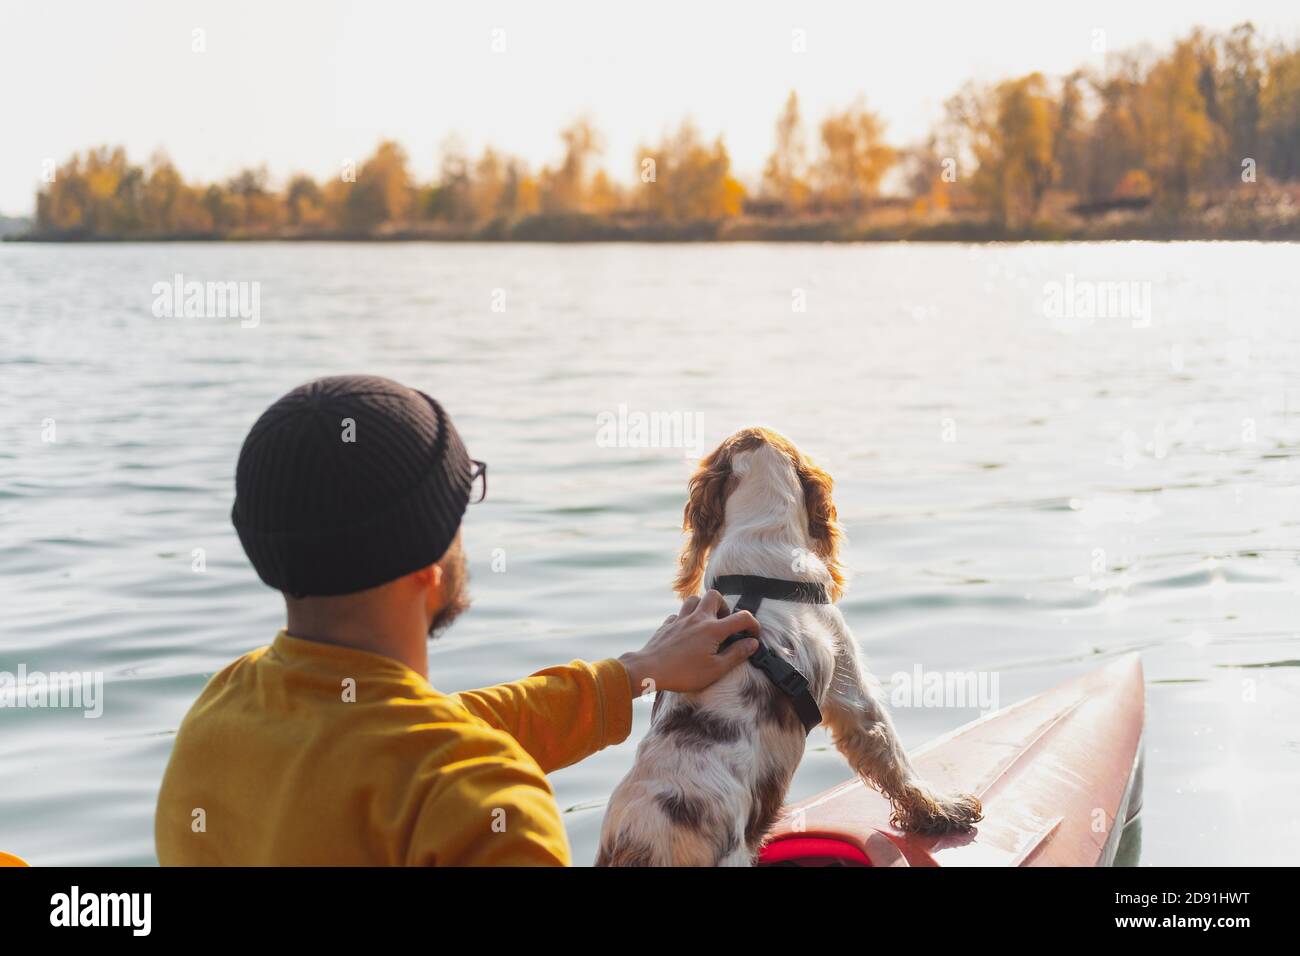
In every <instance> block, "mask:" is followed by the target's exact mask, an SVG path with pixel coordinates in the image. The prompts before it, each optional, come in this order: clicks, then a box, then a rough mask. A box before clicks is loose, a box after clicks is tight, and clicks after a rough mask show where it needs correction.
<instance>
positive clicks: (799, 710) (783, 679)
mask: <svg viewBox="0 0 1300 956" xmlns="http://www.w3.org/2000/svg"><path fill="white" fill-rule="evenodd" d="M712 588H713V590H715V591H718V592H720V593H722V594H739V595H740V600H738V601H737V602H736V606H735V607H733V608H732V609H731V610H732V612H733V613H734V612H736V611H748V612H749V613H750V614H754V615H757V614H758V606H759V605H760V604H762V603H763V598H771V599H772V600H773V601H798V602H799V603H800V604H830V603H831V599H830V597H829V595H827V593H826V588H825V587H824V586H823V585H820V584H817V583H815V582H813V581H782V580H780V579H778V578H760V577H758V576H757V575H753V574H723V575H720V576H718V577H716V578H714V579H713V585H712ZM749 636H751V635H750V634H749V633H748V632H747V631H739V632H737V633H735V634H732V635H731V636H729V637H728V638H727V639H726V640H725V641H723V642H722V643H721V644H720V645H718V653H719V654H721V653H722V652H723V651H725V650H726V649H727V648H728V647H730V646H731V645H732V644H734V643H736V641H739V640H741V639H742V638H746V637H749ZM749 663H750V664H752V665H753V666H755V667H757V668H758V669H759V670H760V671H762V672H763V673H764V674H765V675H766V676H767V679H768V680H770V681H771V682H772V683H773V684H775V685H776V687H777V690H779V691H780V692H781V693H783V694H785V695H786V696H787V697H789V698H790V700H791V701H792V702H793V703H794V711H795V713H796V714H798V715H799V720H800V721H802V722H803V726H804V731H805V732H806V733H812V729H813V728H814V727H816V726H817V725H818V724H820V723H821V722H822V712H821V708H820V707H818V706H817V699H816V698H815V697H813V695H812V691H811V690H810V689H809V687H808V678H807V677H805V676H804V675H803V674H802V673H800V671H799V669H798V668H797V667H795V666H794V665H793V664H791V663H790V662H789V661H787V660H786V659H785V658H784V657H782V656H781V655H780V654H777V653H775V652H774V651H772V650H770V649H769V648H768V646H767V645H766V644H764V643H763V642H762V641H759V642H758V650H756V651H754V653H753V654H751V655H750V656H749Z"/></svg>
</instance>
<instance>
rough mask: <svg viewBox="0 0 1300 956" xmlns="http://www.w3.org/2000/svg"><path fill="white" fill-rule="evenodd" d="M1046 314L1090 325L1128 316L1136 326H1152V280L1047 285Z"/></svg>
mask: <svg viewBox="0 0 1300 956" xmlns="http://www.w3.org/2000/svg"><path fill="white" fill-rule="evenodd" d="M1043 315H1044V316H1046V317H1047V318H1049V319H1052V320H1053V322H1054V323H1074V324H1081V325H1087V324H1091V323H1092V322H1094V321H1096V320H1097V319H1127V320H1129V321H1130V322H1132V323H1133V328H1135V329H1145V328H1150V326H1151V283H1150V282H1144V281H1139V280H1130V279H1125V280H1122V281H1114V280H1106V281H1094V280H1092V279H1076V278H1075V276H1074V273H1073V272H1068V273H1066V275H1065V281H1064V282H1048V283H1045V284H1044V285H1043Z"/></svg>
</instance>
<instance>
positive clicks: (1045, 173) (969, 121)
mask: <svg viewBox="0 0 1300 956" xmlns="http://www.w3.org/2000/svg"><path fill="white" fill-rule="evenodd" d="M948 109H949V112H950V113H951V114H954V116H955V118H956V120H957V122H958V124H959V125H960V126H962V127H963V128H964V129H965V130H966V133H967V137H966V148H967V149H968V150H969V152H970V154H971V157H972V159H973V161H974V164H975V172H974V175H973V176H972V177H971V188H972V190H973V191H974V192H975V194H976V195H977V196H979V197H980V198H981V199H982V200H983V201H984V203H985V204H986V206H987V208H988V209H989V210H990V211H991V212H992V213H993V214H994V216H995V217H996V218H997V220H998V221H999V222H1001V223H1003V224H1009V225H1019V224H1023V223H1025V222H1028V221H1032V220H1033V218H1034V217H1035V216H1036V215H1037V213H1038V209H1039V206H1040V204H1041V203H1042V200H1043V196H1044V195H1045V193H1046V192H1047V189H1048V187H1049V186H1051V185H1052V182H1053V179H1054V176H1055V171H1056V164H1055V161H1054V136H1055V131H1056V124H1057V116H1058V112H1059V106H1058V104H1057V103H1056V102H1055V101H1054V100H1053V98H1052V96H1051V94H1050V91H1049V90H1048V88H1047V81H1046V79H1045V78H1044V77H1043V75H1042V74H1041V73H1031V74H1029V75H1028V76H1024V77H1020V78H1019V79H1015V80H1007V81H1005V82H1003V83H999V84H998V85H997V86H995V87H993V88H991V89H988V88H978V87H971V86H968V87H967V88H966V89H965V90H964V91H963V92H962V93H960V94H958V96H956V97H954V98H953V99H952V100H950V101H949V103H948Z"/></svg>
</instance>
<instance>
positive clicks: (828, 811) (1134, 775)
mask: <svg viewBox="0 0 1300 956" xmlns="http://www.w3.org/2000/svg"><path fill="white" fill-rule="evenodd" d="M1144 719H1145V701H1144V685H1143V679H1142V662H1141V660H1140V659H1139V658H1138V655H1136V654H1129V655H1126V656H1125V657H1122V658H1120V659H1118V660H1116V661H1114V662H1112V663H1110V664H1108V665H1106V666H1104V667H1101V668H1098V669H1097V670H1094V671H1092V672H1090V673H1088V674H1084V675H1083V676H1082V677H1078V678H1075V679H1074V680H1071V681H1068V682H1066V683H1064V684H1061V685H1059V686H1057V687H1054V688H1052V689H1051V690H1048V691H1045V692H1043V693H1041V694H1039V695H1038V696H1036V697H1031V698H1029V699H1028V700H1025V701H1022V702H1020V703H1019V704H1014V705H1012V706H1010V707H1006V708H1004V709H1002V710H999V711H996V712H994V713H992V714H989V715H987V716H985V717H982V718H980V719H978V720H975V721H972V722H971V723H969V724H966V725H965V726H964V727H960V728H958V729H957V730H955V731H953V732H952V733H950V734H947V735H945V736H943V737H941V738H939V739H937V740H934V741H931V742H930V743H928V744H926V745H925V746H924V747H922V748H921V749H920V750H918V751H917V752H916V753H915V754H913V756H912V762H913V764H914V765H915V766H916V769H917V772H918V773H919V774H920V776H921V777H922V779H924V780H925V781H926V782H927V783H928V784H930V785H931V786H932V787H934V788H935V789H936V790H940V791H951V792H963V793H974V794H976V795H977V796H978V797H979V798H980V800H981V801H982V802H983V804H984V819H983V820H982V821H980V823H979V824H977V826H976V828H975V831H974V832H973V833H963V834H949V835H947V836H942V837H927V836H918V835H916V834H910V833H905V832H903V831H901V830H899V829H897V828H895V827H893V826H891V825H890V823H889V814H890V807H889V803H888V802H887V801H886V800H885V799H884V797H882V796H881V795H880V794H879V793H877V792H876V791H875V790H873V789H871V788H870V787H868V786H867V785H865V784H863V783H862V781H860V780H858V779H854V780H850V781H848V782H847V783H843V784H840V785H839V786H837V787H832V788H831V789H830V790H827V791H826V792H825V793H822V794H819V795H818V796H815V797H812V798H811V799H808V800H805V801H803V802H801V803H796V804H794V805H792V806H789V807H787V808H786V809H785V811H784V812H783V813H782V815H781V816H780V818H778V820H777V823H776V825H775V826H774V827H773V829H772V831H771V833H770V834H769V837H768V842H767V844H766V845H765V846H764V847H763V851H762V855H761V856H760V858H759V865H760V866H773V865H786V866H1109V865H1110V864H1112V863H1113V862H1114V860H1115V854H1116V851H1117V850H1118V849H1119V842H1120V837H1121V835H1122V834H1123V831H1124V827H1125V826H1126V825H1127V824H1128V823H1130V822H1131V821H1132V820H1133V819H1134V818H1135V817H1136V816H1137V813H1138V810H1139V809H1140V808H1141V804H1142V728H1143V723H1144Z"/></svg>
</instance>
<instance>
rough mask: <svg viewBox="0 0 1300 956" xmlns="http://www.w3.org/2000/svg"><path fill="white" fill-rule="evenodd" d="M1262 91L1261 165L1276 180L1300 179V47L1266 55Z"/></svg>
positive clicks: (1283, 48)
mask: <svg viewBox="0 0 1300 956" xmlns="http://www.w3.org/2000/svg"><path fill="white" fill-rule="evenodd" d="M1265 65H1266V70H1265V76H1264V79H1263V81H1262V83H1261V85H1260V91H1259V140H1260V148H1261V152H1262V153H1263V156H1262V159H1261V166H1262V168H1263V170H1264V171H1265V173H1266V174H1267V175H1269V176H1271V177H1273V178H1275V179H1286V180H1292V181H1295V180H1300V48H1294V49H1287V48H1286V47H1284V46H1280V45H1279V46H1275V47H1273V48H1272V49H1271V50H1269V51H1268V53H1267V55H1266V56H1265Z"/></svg>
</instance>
